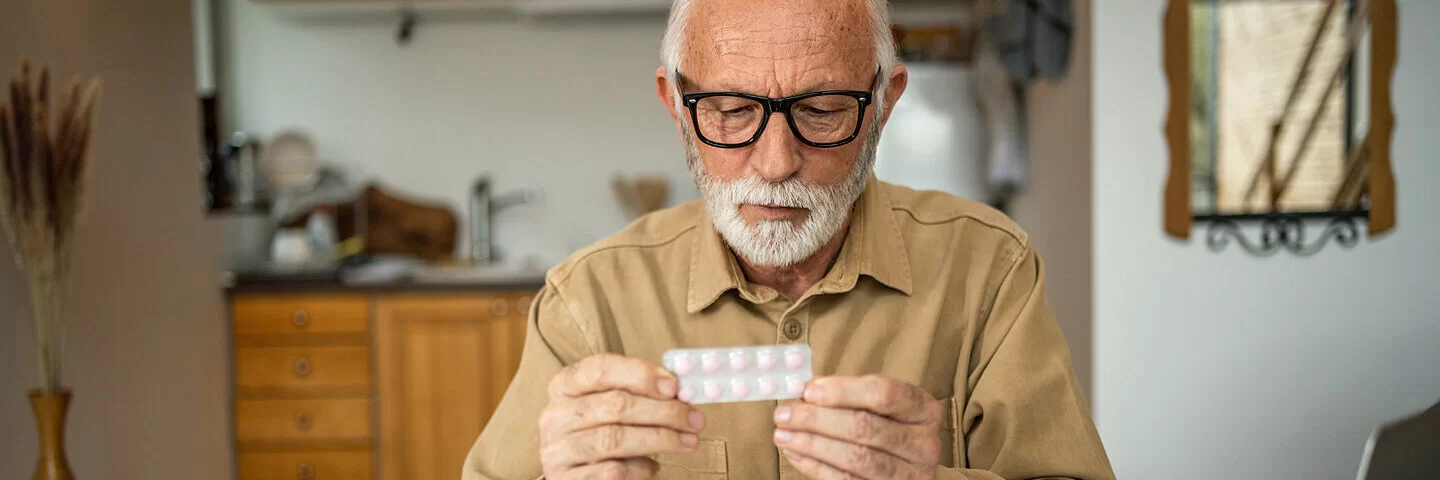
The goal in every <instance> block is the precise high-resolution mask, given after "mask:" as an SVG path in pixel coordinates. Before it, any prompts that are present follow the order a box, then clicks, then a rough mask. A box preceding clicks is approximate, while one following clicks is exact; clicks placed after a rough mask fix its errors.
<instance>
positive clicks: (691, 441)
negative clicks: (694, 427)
mask: <svg viewBox="0 0 1440 480" xmlns="http://www.w3.org/2000/svg"><path fill="white" fill-rule="evenodd" d="M680 443H682V444H684V445H685V446H687V447H691V448H694V447H695V446H696V445H699V444H700V437H699V436H696V435H695V434H693V433H682V434H680Z"/></svg>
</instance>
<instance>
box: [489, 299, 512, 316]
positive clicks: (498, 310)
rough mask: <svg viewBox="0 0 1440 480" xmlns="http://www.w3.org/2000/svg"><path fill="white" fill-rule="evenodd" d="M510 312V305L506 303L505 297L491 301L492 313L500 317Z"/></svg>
mask: <svg viewBox="0 0 1440 480" xmlns="http://www.w3.org/2000/svg"><path fill="white" fill-rule="evenodd" d="M509 312H510V306H509V305H507V304H506V303H505V299H503V298H497V299H494V300H491V301H490V313H492V314H495V316H497V317H498V316H501V315H504V314H506V313H509Z"/></svg>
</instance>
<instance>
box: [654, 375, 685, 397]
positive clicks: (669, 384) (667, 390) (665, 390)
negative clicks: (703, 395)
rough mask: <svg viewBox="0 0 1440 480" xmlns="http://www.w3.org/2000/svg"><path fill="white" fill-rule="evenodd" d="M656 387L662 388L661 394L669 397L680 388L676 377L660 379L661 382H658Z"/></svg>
mask: <svg viewBox="0 0 1440 480" xmlns="http://www.w3.org/2000/svg"><path fill="white" fill-rule="evenodd" d="M655 388H656V389H658V390H660V396H662V397H667V398H668V397H673V396H675V392H676V391H677V390H679V387H677V386H676V385H675V379H673V378H662V379H660V381H659V382H656V384H655Z"/></svg>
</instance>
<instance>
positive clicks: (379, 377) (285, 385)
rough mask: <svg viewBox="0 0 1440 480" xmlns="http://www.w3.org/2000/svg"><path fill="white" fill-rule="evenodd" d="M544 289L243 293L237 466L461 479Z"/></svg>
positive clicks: (356, 476)
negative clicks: (536, 299)
mask: <svg viewBox="0 0 1440 480" xmlns="http://www.w3.org/2000/svg"><path fill="white" fill-rule="evenodd" d="M537 290H538V287H537ZM535 291H536V290H530V289H524V290H520V289H509V290H495V291H456V292H448V293H429V294H420V293H403V292H402V293H389V292H384V293H368V294H365V293H361V294H357V293H319V294H314V293H311V294H303V295H302V294H287V293H284V292H279V293H276V292H269V293H243V292H240V293H233V294H232V296H231V304H230V305H231V309H230V316H231V327H232V328H231V332H232V334H233V337H232V339H233V341H232V345H233V347H234V348H233V350H232V352H231V355H232V357H231V358H232V365H233V366H234V370H233V377H232V382H233V385H234V392H235V397H234V401H233V412H234V422H235V428H234V432H235V439H234V443H235V446H236V452H235V454H236V465H237V470H238V474H237V476H238V478H240V479H241V480H249V479H252V478H254V479H259V478H266V479H272V478H279V479H284V478H295V479H298V480H314V479H336V480H368V479H375V478H379V479H385V480H415V479H432V478H454V477H456V476H457V475H458V474H459V473H458V472H459V471H460V468H461V464H462V463H463V462H464V458H465V455H466V454H467V453H468V452H469V449H470V445H471V443H473V442H474V440H475V437H476V436H477V435H479V433H480V430H482V429H483V428H484V426H485V423H486V422H488V421H489V419H490V415H491V413H492V412H494V410H495V407H496V406H497V405H498V404H499V402H500V398H501V396H503V395H504V393H505V389H506V388H507V387H508V386H509V384H510V379H511V378H512V377H514V375H515V370H516V369H517V368H518V367H519V364H520V353H521V349H522V346H523V345H524V340H525V325H526V314H527V312H528V310H529V306H530V302H531V298H532V295H533V293H534V292H535Z"/></svg>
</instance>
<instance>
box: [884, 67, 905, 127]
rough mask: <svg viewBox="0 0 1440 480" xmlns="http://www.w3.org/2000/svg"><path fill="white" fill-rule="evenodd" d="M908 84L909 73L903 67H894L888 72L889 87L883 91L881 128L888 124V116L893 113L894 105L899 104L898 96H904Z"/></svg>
mask: <svg viewBox="0 0 1440 480" xmlns="http://www.w3.org/2000/svg"><path fill="white" fill-rule="evenodd" d="M909 83H910V71H909V70H906V69H905V66H904V65H896V66H895V68H894V69H893V70H890V86H889V87H886V89H885V116H884V117H882V118H881V119H880V125H881V126H882V127H883V126H884V125H885V124H886V123H888V122H890V114H891V113H893V112H894V111H895V104H896V103H899V102H900V96H901V95H904V94H905V87H906V86H907V85H909Z"/></svg>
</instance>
